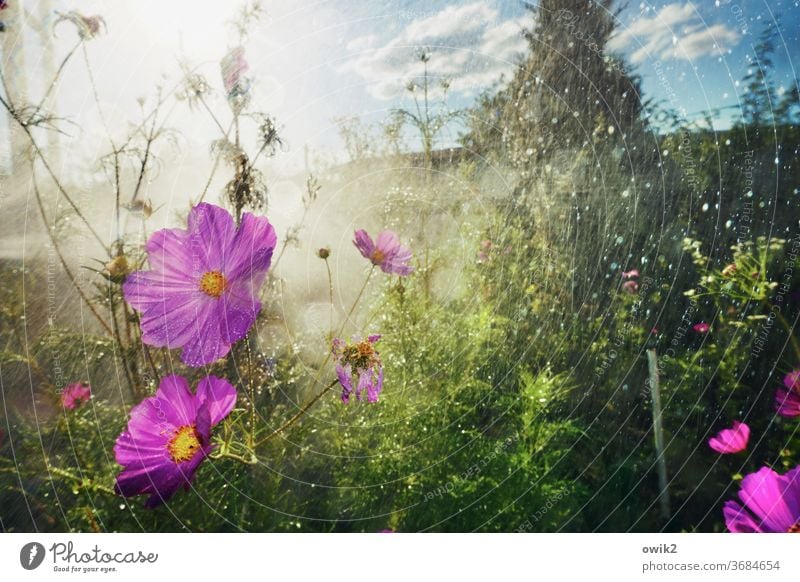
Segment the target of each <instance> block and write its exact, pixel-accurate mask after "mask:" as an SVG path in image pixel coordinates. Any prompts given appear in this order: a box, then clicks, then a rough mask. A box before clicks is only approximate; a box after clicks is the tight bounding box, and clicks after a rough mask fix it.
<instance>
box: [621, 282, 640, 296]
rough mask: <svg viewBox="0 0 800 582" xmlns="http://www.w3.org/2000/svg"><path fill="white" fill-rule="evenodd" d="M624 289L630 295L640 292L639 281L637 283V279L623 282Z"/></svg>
mask: <svg viewBox="0 0 800 582" xmlns="http://www.w3.org/2000/svg"><path fill="white" fill-rule="evenodd" d="M622 290H623V291H625V293H628V294H630V295H633V294H634V293H638V291H639V283H637V282H636V281H625V282H624V283H623V284H622Z"/></svg>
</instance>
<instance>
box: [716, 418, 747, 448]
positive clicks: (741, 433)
mask: <svg viewBox="0 0 800 582" xmlns="http://www.w3.org/2000/svg"><path fill="white" fill-rule="evenodd" d="M749 440H750V427H749V426H747V425H746V424H745V423H743V422H739V421H738V420H734V421H733V428H726V429H723V430H721V431H719V433H718V434H717V436H715V437H711V438H710V439H708V446H709V447H711V448H712V449H713V450H714V451H716V452H718V453H720V454H722V455H728V454H731V453H741V452H742V451H743V450H745V449H746V448H747V443H748V441H749Z"/></svg>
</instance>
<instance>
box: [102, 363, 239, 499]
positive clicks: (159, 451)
mask: <svg viewBox="0 0 800 582" xmlns="http://www.w3.org/2000/svg"><path fill="white" fill-rule="evenodd" d="M234 404H236V389H235V388H234V387H233V386H232V385H231V384H230V383H229V382H228V381H227V380H224V379H222V378H217V377H216V376H206V377H205V378H203V379H202V380H200V382H199V383H198V384H197V393H196V394H192V391H191V390H190V389H189V383H188V382H187V381H186V379H185V378H182V377H181V376H175V375H173V376H166V377H165V378H164V379H162V380H161V383H160V384H159V387H158V391H157V392H156V393H155V395H154V396H151V397H150V398H146V399H144V400H143V401H142V402H140V403H139V404H138V405H136V406H135V407H134V408H133V409H132V410H131V419H130V421H129V422H128V428H127V430H125V431H123V432H122V434H121V435H119V437H118V438H117V442H116V444H115V445H114V455H115V457H116V459H117V463H119V464H120V465H122V467H123V470H122V472H121V473H120V474H119V475H117V482H116V485H115V487H114V490H115V491H116V492H117V494H118V495H122V496H123V497H133V496H135V495H150V497H149V498H148V499H147V501H146V502H145V507H148V508H152V507H156V506H157V505H160V504H161V503H163V502H165V501H167V500H169V498H170V497H172V496H173V495H174V494H175V492H176V491H178V489H180V488H181V486H183V487H186V488H187V489H188V488H189V485H190V483H191V481H192V479H193V478H194V474H195V472H196V471H197V467H198V466H199V465H200V463H201V462H202V461H203V459H205V458H206V456H208V454H209V453H210V452H211V451H212V449H213V445H212V444H211V429H212V428H213V427H214V426H216V425H217V424H219V422H220V421H221V420H222V419H223V418H225V417H226V416H228V414H229V413H230V411H231V410H233V406H234Z"/></svg>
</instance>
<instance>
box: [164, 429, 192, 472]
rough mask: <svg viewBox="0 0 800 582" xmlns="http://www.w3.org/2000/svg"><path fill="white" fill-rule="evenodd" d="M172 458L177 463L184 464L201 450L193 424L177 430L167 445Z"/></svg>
mask: <svg viewBox="0 0 800 582" xmlns="http://www.w3.org/2000/svg"><path fill="white" fill-rule="evenodd" d="M167 450H168V451H169V455H170V457H172V460H173V461H174V462H176V463H183V462H185V461H188V460H189V459H191V458H192V457H194V455H195V453H197V451H199V450H200V439H199V438H198V436H197V430H196V429H195V426H194V425H193V424H187V425H185V426H181V427H179V428H176V429H175V433H174V434H173V435H172V438H171V439H170V440H169V443H167Z"/></svg>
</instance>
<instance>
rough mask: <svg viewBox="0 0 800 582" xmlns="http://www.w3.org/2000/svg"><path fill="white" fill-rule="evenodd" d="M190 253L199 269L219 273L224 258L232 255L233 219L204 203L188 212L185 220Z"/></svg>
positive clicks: (222, 209)
mask: <svg viewBox="0 0 800 582" xmlns="http://www.w3.org/2000/svg"><path fill="white" fill-rule="evenodd" d="M187 226H188V233H189V249H190V252H191V253H192V256H193V257H195V260H199V261H200V264H199V265H198V268H199V269H202V270H203V271H219V270H222V268H223V267H224V266H225V259H226V258H227V257H226V255H228V254H230V253H232V252H234V251H235V247H234V246H233V242H234V239H235V238H236V223H235V222H234V220H233V216H231V214H230V213H229V212H228V211H227V210H225V209H224V208H221V207H219V206H214V205H213V204H208V203H206V202H204V203H202V204H198V205H197V206H195V207H194V208H192V210H191V211H190V212H189V218H188V220H187Z"/></svg>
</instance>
